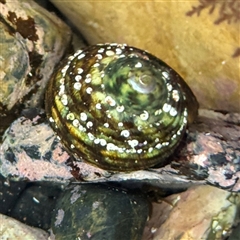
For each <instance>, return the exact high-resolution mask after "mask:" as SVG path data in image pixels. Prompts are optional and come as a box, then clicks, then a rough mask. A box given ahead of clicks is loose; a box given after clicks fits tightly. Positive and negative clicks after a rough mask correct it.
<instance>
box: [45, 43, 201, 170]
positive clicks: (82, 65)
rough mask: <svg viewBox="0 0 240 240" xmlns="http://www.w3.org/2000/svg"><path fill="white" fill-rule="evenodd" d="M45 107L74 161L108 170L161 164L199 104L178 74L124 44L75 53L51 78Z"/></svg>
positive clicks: (143, 52)
mask: <svg viewBox="0 0 240 240" xmlns="http://www.w3.org/2000/svg"><path fill="white" fill-rule="evenodd" d="M45 104H46V112H47V115H48V119H49V122H50V124H51V125H52V126H53V128H54V130H55V131H56V132H57V134H58V136H59V137H60V139H61V141H62V142H63V144H64V145H65V146H66V147H67V148H68V150H69V151H70V152H71V153H73V154H74V156H75V157H76V158H77V159H80V160H83V161H86V162H89V163H91V164H93V165H96V166H98V167H100V168H103V169H107V170H112V171H131V170H137V169H145V168H149V167H152V166H154V165H157V164H160V165H163V164H166V159H167V158H168V157H169V156H170V155H172V154H173V152H174V150H175V149H176V147H177V146H178V145H179V143H180V141H181V139H182V137H183V135H184V133H185V130H186V127H187V124H188V122H191V121H192V120H193V119H194V118H195V116H196V114H197V109H198V104H197V101H196V98H195V97H194V95H193V93H192V91H191V90H190V88H189V87H188V86H187V84H186V83H185V82H184V81H183V79H182V78H181V77H180V76H179V75H178V74H177V73H176V72H175V71H174V70H173V69H172V68H170V67H169V66H168V65H167V64H165V63H164V62H162V61H161V60H159V59H157V58H156V57H154V56H153V55H151V54H149V53H147V52H145V51H143V50H140V49H137V48H134V47H130V46H127V45H126V44H115V43H113V44H98V45H93V46H90V47H87V48H85V49H83V50H79V51H77V52H76V53H75V54H74V55H72V56H70V57H69V58H68V59H66V61H65V62H63V64H62V65H61V66H60V68H59V69H58V70H57V71H56V74H55V75H54V76H53V77H52V78H51V80H50V82H49V84H48V87H47V91H46V101H45Z"/></svg>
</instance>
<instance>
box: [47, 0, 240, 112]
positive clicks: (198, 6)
mask: <svg viewBox="0 0 240 240" xmlns="http://www.w3.org/2000/svg"><path fill="white" fill-rule="evenodd" d="M51 1H52V2H53V3H54V4H55V5H56V6H57V7H58V8H59V9H60V10H61V11H62V12H63V13H64V14H65V15H66V16H68V18H69V19H70V20H71V21H72V22H73V23H74V24H75V26H76V27H77V28H78V29H79V30H80V31H81V32H82V33H83V35H84V36H85V38H86V39H87V40H88V42H89V43H90V44H95V43H99V42H119V43H123V42H124V43H127V44H129V45H133V46H136V47H139V48H142V49H146V50H148V51H149V52H151V53H153V54H154V55H156V56H158V57H159V58H160V59H162V60H163V61H165V62H167V63H168V64H169V65H170V66H171V67H172V68H173V69H175V70H176V71H177V72H179V73H180V74H181V75H182V77H183V78H184V79H185V80H186V81H187V82H188V83H189V85H190V87H191V88H192V89H193V91H194V93H195V94H196V96H197V98H198V100H199V102H200V105H201V107H203V108H207V109H217V110H225V111H238V112H239V111H240V75H239V70H240V69H239V57H240V50H239V49H240V48H239V34H240V33H239V19H240V17H239V16H240V15H239V11H240V5H239V4H238V1H237V0H232V1H228V2H227V3H224V2H222V1H217V0H215V1H210V0H204V1H197V0H195V1H184V2H179V1H173V0H170V1H153V0H150V1H143V2H142V1H141V2H139V1H136V2H133V1H124V2H119V1H111V2H106V1H104V2H101V1H90V2H89V1H80V0H79V1H59V0H51Z"/></svg>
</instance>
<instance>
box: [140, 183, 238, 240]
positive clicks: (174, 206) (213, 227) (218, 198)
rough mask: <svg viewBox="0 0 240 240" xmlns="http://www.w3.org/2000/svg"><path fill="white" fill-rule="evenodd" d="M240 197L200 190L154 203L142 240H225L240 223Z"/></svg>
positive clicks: (200, 188) (220, 191)
mask: <svg viewBox="0 0 240 240" xmlns="http://www.w3.org/2000/svg"><path fill="white" fill-rule="evenodd" d="M239 207H240V194H234V193H229V192H226V191H223V190H220V189H217V188H214V187H211V186H197V187H193V188H190V189H189V190H188V191H186V192H183V193H179V194H174V195H171V196H169V197H166V198H165V199H163V201H162V202H161V203H153V209H152V216H151V218H150V219H149V221H148V223H147V226H146V228H145V233H144V236H143V238H142V239H144V240H150V239H155V240H159V239H182V240H185V239H189V240H195V239H225V238H226V237H227V236H229V235H230V234H231V230H232V227H234V226H235V225H237V223H238V222H239V220H240V219H239V218H237V216H238V212H239Z"/></svg>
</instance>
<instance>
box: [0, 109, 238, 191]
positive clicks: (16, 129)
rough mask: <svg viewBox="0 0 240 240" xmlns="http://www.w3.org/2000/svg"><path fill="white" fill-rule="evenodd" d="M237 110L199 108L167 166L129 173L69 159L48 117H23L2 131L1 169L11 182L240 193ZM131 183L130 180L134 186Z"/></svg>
mask: <svg viewBox="0 0 240 240" xmlns="http://www.w3.org/2000/svg"><path fill="white" fill-rule="evenodd" d="M238 121H239V114H235V115H231V114H228V115H224V114H221V113H217V112H214V111H207V110H201V111H200V116H199V118H198V119H197V121H196V123H194V124H193V125H192V126H191V127H190V129H189V132H188V134H187V137H186V138H185V139H184V141H183V142H182V146H180V148H179V149H178V150H177V151H176V154H175V155H174V156H173V157H172V159H171V160H172V162H171V163H170V164H168V165H166V166H165V167H161V168H158V167H155V168H151V169H148V170H141V171H134V172H129V173H112V172H108V171H105V170H102V169H100V168H97V167H94V166H91V165H89V164H87V163H85V162H83V161H77V160H75V159H74V158H73V157H70V155H69V154H70V153H69V154H68V153H67V152H66V151H65V149H64V147H63V146H62V145H61V143H60V142H59V140H58V138H57V137H56V136H55V135H54V133H53V131H52V129H51V128H50V127H49V125H48V123H46V122H45V116H44V114H43V115H36V116H35V117H33V118H32V119H29V118H27V117H21V118H19V119H18V120H16V121H15V122H14V123H13V124H12V125H11V127H10V128H9V129H8V130H7V131H6V132H5V134H4V141H3V143H2V145H1V146H0V166H1V168H0V173H1V174H2V175H3V176H4V177H5V178H6V179H8V180H15V181H19V180H23V179H26V180H28V181H47V182H61V183H65V184H68V183H69V182H70V181H73V180H74V179H76V180H78V181H88V182H122V183H124V182H125V183H126V184H127V185H129V182H134V184H135V185H136V184H137V185H139V186H142V185H144V184H147V185H150V186H153V187H160V188H162V189H165V190H166V191H168V190H169V189H170V192H172V191H183V190H186V189H187V188H188V187H190V186H192V185H196V184H198V185H199V184H211V185H215V186H217V187H220V188H223V189H227V190H229V191H235V192H239V191H240V180H239V175H240V152H239V147H238V146H239V145H240V140H239V132H240V127H239V126H238ZM130 185H131V184H130Z"/></svg>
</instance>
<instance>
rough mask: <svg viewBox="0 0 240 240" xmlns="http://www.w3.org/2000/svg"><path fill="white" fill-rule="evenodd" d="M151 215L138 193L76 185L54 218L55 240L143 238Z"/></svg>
mask: <svg viewBox="0 0 240 240" xmlns="http://www.w3.org/2000/svg"><path fill="white" fill-rule="evenodd" d="M148 214H149V208H148V201H147V200H146V198H145V197H144V196H143V195H142V194H141V193H139V192H131V191H129V190H122V189H118V188H113V187H110V186H107V185H100V184H84V185H83V184H81V185H75V186H72V187H71V188H69V189H68V190H67V191H65V192H64V193H63V194H62V196H61V197H60V198H59V201H58V203H57V207H56V212H55V215H53V218H52V233H53V234H54V235H55V238H56V239H77V238H79V239H80V238H81V239H82V240H84V239H92V240H94V239H96V240H99V239H101V240H104V239H106V240H108V239H131V240H136V239H141V237H142V233H143V228H144V226H145V222H146V219H147V217H148Z"/></svg>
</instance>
